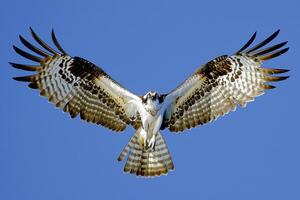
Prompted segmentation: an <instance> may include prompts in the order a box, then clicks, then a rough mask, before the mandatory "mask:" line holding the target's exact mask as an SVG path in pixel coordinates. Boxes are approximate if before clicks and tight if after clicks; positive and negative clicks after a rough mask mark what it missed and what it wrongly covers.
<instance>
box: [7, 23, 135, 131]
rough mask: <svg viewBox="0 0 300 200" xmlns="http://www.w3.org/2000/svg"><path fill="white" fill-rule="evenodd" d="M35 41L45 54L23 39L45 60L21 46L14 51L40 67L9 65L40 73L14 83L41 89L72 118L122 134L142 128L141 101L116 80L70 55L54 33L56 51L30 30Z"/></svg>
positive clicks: (85, 61) (42, 93) (88, 63)
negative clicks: (131, 129)
mask: <svg viewBox="0 0 300 200" xmlns="http://www.w3.org/2000/svg"><path fill="white" fill-rule="evenodd" d="M30 30H31V34H32V36H33V38H34V39H35V40H36V42H37V43H38V44H39V45H40V46H41V47H43V48H44V49H45V50H46V51H44V50H42V49H40V48H37V47H36V46H33V45H32V44H30V43H29V42H28V41H27V40H25V39H24V38H23V37H22V36H20V40H21V42H22V43H23V44H24V46H26V47H27V48H28V49H30V50H32V51H33V52H35V53H37V54H38V55H40V56H42V57H38V56H35V55H32V54H29V53H27V52H25V51H23V50H21V49H19V48H18V47H16V46H14V50H15V51H16V52H17V53H18V54H20V55H22V56H24V57H25V58H28V59H30V60H32V61H35V62H38V63H39V65H38V66H29V65H23V64H16V63H10V64H11V65H12V66H13V67H15V68H18V69H22V70H26V71H35V72H37V73H36V74H34V75H30V76H23V77H15V78H14V79H15V80H18V81H25V82H30V83H29V87H30V88H33V89H39V90H40V94H41V95H43V96H46V97H48V99H49V101H50V102H52V103H54V104H55V105H56V106H57V107H59V108H62V109H63V110H64V111H65V112H69V113H70V116H71V117H72V118H74V117H76V116H77V115H78V114H80V117H81V119H83V120H86V121H88V122H93V123H96V124H101V125H103V126H105V127H106V128H109V129H111V130H114V131H122V130H124V129H125V128H126V126H127V124H131V125H133V127H134V128H138V127H140V125H141V121H140V116H139V114H138V112H137V108H136V106H132V105H133V104H139V102H141V100H140V98H139V97H138V96H136V95H134V94H133V93H131V92H129V91H128V90H126V89H124V88H123V87H122V86H121V85H120V84H118V83H117V82H116V81H114V80H113V79H112V78H111V77H110V76H109V75H108V74H106V73H105V72H104V71H103V70H102V69H101V68H99V67H97V66H96V65H94V64H93V63H91V62H89V61H87V60H85V59H83V58H80V57H71V56H69V55H68V54H67V53H66V52H65V51H64V50H63V49H62V47H61V46H60V44H59V43H58V42H57V39H56V37H55V35H54V32H53V31H52V40H53V43H54V44H55V46H56V47H57V49H58V50H59V51H57V50H54V49H52V48H51V47H50V46H48V45H47V44H46V43H45V42H44V41H42V40H41V39H40V38H39V37H38V36H37V34H36V33H35V32H34V31H33V30H32V29H31V28H30Z"/></svg>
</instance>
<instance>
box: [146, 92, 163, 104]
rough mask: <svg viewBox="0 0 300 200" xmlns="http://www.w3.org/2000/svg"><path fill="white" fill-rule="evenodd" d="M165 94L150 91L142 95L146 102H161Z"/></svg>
mask: <svg viewBox="0 0 300 200" xmlns="http://www.w3.org/2000/svg"><path fill="white" fill-rule="evenodd" d="M164 97H165V95H159V94H158V93H157V92H154V91H150V92H148V93H147V94H145V95H144V96H142V101H143V103H144V104H154V105H158V104H161V103H162V102H163V100H164Z"/></svg>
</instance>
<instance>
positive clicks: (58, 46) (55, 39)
mask: <svg viewBox="0 0 300 200" xmlns="http://www.w3.org/2000/svg"><path fill="white" fill-rule="evenodd" d="M51 37H52V40H53V43H54V44H55V46H56V47H57V49H58V50H60V51H61V52H62V53H63V54H64V55H68V54H67V52H66V51H65V50H64V49H63V48H62V47H61V46H60V44H59V42H58V40H57V38H56V36H55V33H54V29H52V31H51Z"/></svg>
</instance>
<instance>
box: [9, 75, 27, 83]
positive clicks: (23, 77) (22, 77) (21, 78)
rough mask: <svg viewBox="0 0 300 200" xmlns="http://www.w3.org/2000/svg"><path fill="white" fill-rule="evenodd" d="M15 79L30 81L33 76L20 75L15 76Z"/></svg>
mask: <svg viewBox="0 0 300 200" xmlns="http://www.w3.org/2000/svg"><path fill="white" fill-rule="evenodd" d="M13 79H14V80H16V81H21V82H30V81H31V76H18V77H13Z"/></svg>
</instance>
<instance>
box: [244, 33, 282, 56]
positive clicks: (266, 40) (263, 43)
mask: <svg viewBox="0 0 300 200" xmlns="http://www.w3.org/2000/svg"><path fill="white" fill-rule="evenodd" d="M279 32H280V29H278V30H277V31H276V32H274V33H273V34H272V35H271V36H269V37H268V38H267V39H265V40H264V41H262V42H261V43H259V44H257V45H255V46H254V47H252V48H250V49H248V50H247V51H246V53H251V52H253V51H255V50H257V49H259V48H261V47H263V46H265V45H267V44H268V43H269V42H271V41H272V40H273V39H274V38H275V37H276V36H277V35H278V34H279Z"/></svg>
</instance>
